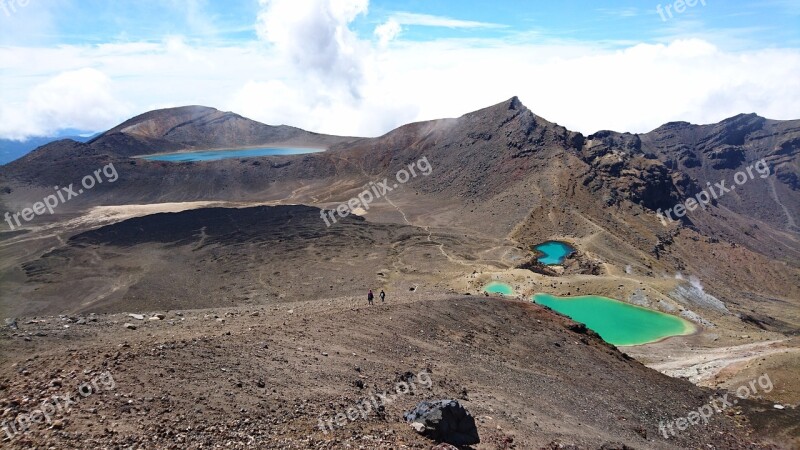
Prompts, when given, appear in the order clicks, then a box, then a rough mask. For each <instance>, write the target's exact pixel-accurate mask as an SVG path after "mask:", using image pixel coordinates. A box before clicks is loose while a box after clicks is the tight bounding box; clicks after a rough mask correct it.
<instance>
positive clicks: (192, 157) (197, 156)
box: [140, 147, 325, 162]
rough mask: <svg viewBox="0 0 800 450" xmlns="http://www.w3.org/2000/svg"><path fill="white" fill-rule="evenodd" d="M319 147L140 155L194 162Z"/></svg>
mask: <svg viewBox="0 0 800 450" xmlns="http://www.w3.org/2000/svg"><path fill="white" fill-rule="evenodd" d="M324 151H325V150H324V149H320V148H278V147H263V148H240V149H222V150H203V151H196V152H181V153H160V154H155V155H145V156H140V158H142V159H147V160H150V161H170V162H195V161H218V160H220V159H228V158H248V157H249V158H254V157H258V156H277V155H302V154H306V153H318V152H324Z"/></svg>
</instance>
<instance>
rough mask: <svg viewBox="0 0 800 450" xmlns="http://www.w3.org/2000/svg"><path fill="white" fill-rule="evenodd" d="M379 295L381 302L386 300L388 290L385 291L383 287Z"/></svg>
mask: <svg viewBox="0 0 800 450" xmlns="http://www.w3.org/2000/svg"><path fill="white" fill-rule="evenodd" d="M378 295H380V296H381V303H383V302H385V301H386V292H383V289H381V293H380V294H378Z"/></svg>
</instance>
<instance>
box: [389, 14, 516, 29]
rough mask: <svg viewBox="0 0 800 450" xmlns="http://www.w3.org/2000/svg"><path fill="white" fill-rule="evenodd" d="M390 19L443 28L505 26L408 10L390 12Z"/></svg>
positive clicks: (399, 22)
mask: <svg viewBox="0 0 800 450" xmlns="http://www.w3.org/2000/svg"><path fill="white" fill-rule="evenodd" d="M390 20H394V21H395V22H397V23H398V24H400V25H421V26H426V27H444V28H505V25H500V24H496V23H489V22H476V21H472V20H459V19H453V18H450V17H445V16H433V15H430V14H416V13H410V12H398V13H394V14H392V16H391V18H390Z"/></svg>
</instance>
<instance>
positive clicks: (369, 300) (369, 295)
mask: <svg viewBox="0 0 800 450" xmlns="http://www.w3.org/2000/svg"><path fill="white" fill-rule="evenodd" d="M373 298H375V295H373V294H372V289H370V290H369V292H368V293H367V301H368V302H369V304H370V305H371V304H372V299H373Z"/></svg>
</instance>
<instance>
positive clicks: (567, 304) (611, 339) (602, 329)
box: [533, 294, 695, 345]
mask: <svg viewBox="0 0 800 450" xmlns="http://www.w3.org/2000/svg"><path fill="white" fill-rule="evenodd" d="M533 301H534V302H536V303H538V304H540V305H544V306H547V307H549V308H551V309H553V310H555V311H558V312H560V313H561V314H564V315H566V316H569V317H570V318H571V319H572V320H574V321H576V322H580V323H583V324H585V325H586V327H587V328H589V329H591V330H593V331H595V332H596V333H597V334H599V335H600V337H602V338H603V340H605V341H606V342H608V343H609V344H613V345H639V344H646V343H648V342H655V341H658V340H659V339H663V338H666V337H669V336H679V335H685V334H691V333H693V332H694V331H695V328H694V325H692V324H691V323H690V322H688V321H686V320H684V319H682V318H680V317H677V316H673V315H670V314H664V313H662V312H658V311H653V310H652V309H647V308H642V307H640V306H635V305H631V304H628V303H625V302H621V301H619V300H614V299H611V298H607V297H600V296H598V295H585V296H581V297H556V296H554V295H549V294H536V295H534V296H533Z"/></svg>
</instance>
